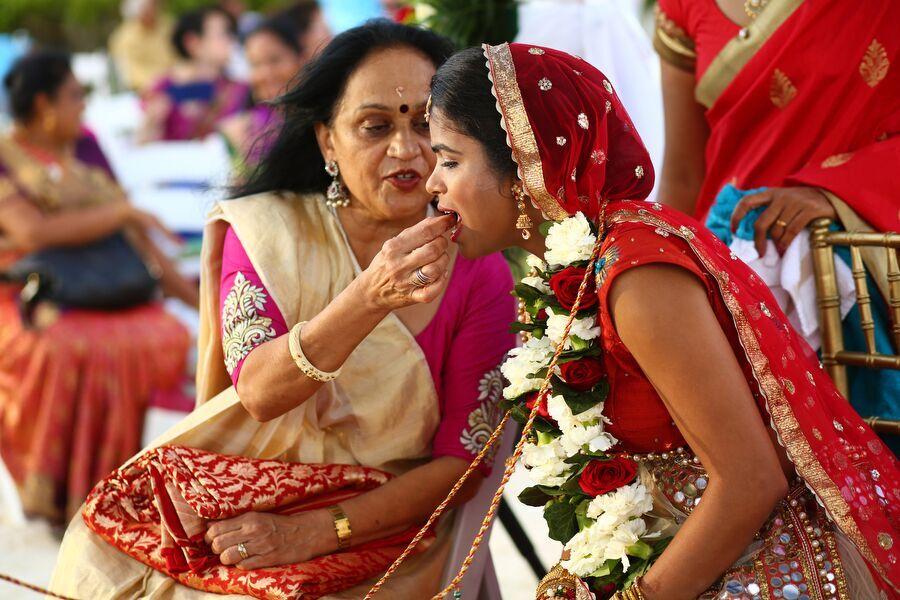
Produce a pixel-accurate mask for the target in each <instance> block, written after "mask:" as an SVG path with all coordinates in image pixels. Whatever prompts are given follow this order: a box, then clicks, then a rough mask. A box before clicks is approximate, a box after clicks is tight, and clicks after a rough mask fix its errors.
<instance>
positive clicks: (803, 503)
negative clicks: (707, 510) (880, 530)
mask: <svg viewBox="0 0 900 600" xmlns="http://www.w3.org/2000/svg"><path fill="white" fill-rule="evenodd" d="M634 458H635V459H637V460H638V462H639V463H640V465H641V477H642V479H643V481H644V483H645V484H647V485H648V486H650V487H651V489H652V490H653V493H654V515H655V516H656V517H657V523H656V528H657V529H659V530H667V531H665V533H666V534H670V535H671V534H673V533H674V531H676V530H677V527H678V526H679V525H680V524H681V523H683V522H684V520H685V519H687V517H688V516H689V515H690V513H691V512H692V511H693V510H694V508H695V507H696V506H697V505H698V504H700V502H701V500H702V497H703V492H704V491H705V490H706V488H707V485H708V483H709V475H708V474H707V473H706V471H705V469H704V468H703V466H702V465H701V464H700V462H699V460H697V459H696V458H695V457H693V456H692V455H691V454H690V453H689V452H686V451H678V452H673V453H667V454H660V455H652V454H651V455H643V456H635V457H634ZM839 546H840V548H839ZM845 562H849V563H851V564H850V565H845ZM845 566H849V567H850V568H849V572H848V569H846V568H845ZM876 589H877V588H875V586H874V582H873V581H872V579H871V575H870V574H869V573H868V571H867V569H866V567H865V563H864V562H863V561H862V558H861V557H860V556H859V554H858V552H856V550H855V548H854V547H853V545H852V544H851V543H850V542H849V541H847V540H846V538H844V537H843V535H842V534H841V533H840V532H839V531H837V530H836V529H835V527H834V525H833V524H832V522H831V521H830V520H829V519H828V517H827V516H826V514H825V510H824V509H823V508H822V507H821V506H820V505H819V504H818V503H817V502H816V499H815V497H814V496H813V494H812V492H810V491H809V489H808V488H807V487H806V485H805V484H804V483H803V482H802V481H800V480H797V481H795V482H794V483H793V484H792V486H791V489H790V491H789V492H788V494H787V496H786V497H785V498H784V499H783V500H781V501H780V502H779V503H778V505H777V506H776V507H775V510H774V511H773V512H772V515H771V516H770V517H769V519H768V520H767V521H766V523H765V525H764V526H763V527H762V528H761V529H760V531H759V532H758V533H757V535H756V537H755V539H754V541H753V543H752V544H751V545H750V546H749V547H748V548H747V550H746V551H745V552H744V554H743V556H742V557H741V558H740V559H739V560H738V561H737V562H736V563H735V564H734V565H733V566H732V568H731V569H729V570H728V571H727V572H726V573H725V574H724V575H723V576H722V578H721V579H720V580H719V581H718V582H716V584H715V585H713V586H712V587H710V588H709V590H707V591H706V592H704V593H703V594H702V595H701V596H700V597H699V600H831V599H836V600H859V599H862V598H878V595H877V594H878V592H877V591H876ZM869 594H875V595H871V596H870V595H869Z"/></svg>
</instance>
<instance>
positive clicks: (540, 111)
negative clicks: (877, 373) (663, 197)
mask: <svg viewBox="0 0 900 600" xmlns="http://www.w3.org/2000/svg"><path fill="white" fill-rule="evenodd" d="M485 59H487V68H485ZM488 77H489V78H490V80H488ZM479 80H480V81H479ZM497 112H499V113H500V114H499V117H500V118H499V119H498V115H497ZM498 120H499V121H500V122H499V125H500V127H498ZM501 128H502V129H501ZM431 135H432V143H433V144H434V149H435V151H436V153H437V155H438V164H437V167H436V169H435V172H434V173H433V174H432V176H431V178H430V179H429V182H428V189H429V191H430V192H432V193H434V194H436V195H437V196H438V199H439V206H440V208H441V209H442V210H444V211H445V212H449V213H453V214H456V215H457V217H458V219H457V221H458V222H457V225H456V227H455V228H454V233H453V238H454V239H455V240H456V242H457V243H458V244H459V246H460V252H461V253H462V255H463V256H479V255H481V254H483V253H488V252H492V251H495V250H496V249H498V248H502V247H509V246H519V247H522V248H525V249H526V250H529V251H530V252H532V253H533V254H537V255H542V254H543V255H544V256H545V257H546V259H547V262H546V263H544V262H543V261H540V260H537V261H533V260H532V261H531V262H530V264H532V265H533V266H535V268H536V269H537V271H538V276H540V272H541V271H545V272H546V271H547V269H548V268H549V269H550V270H552V269H553V268H554V267H553V263H558V264H566V263H569V264H573V265H575V266H572V267H570V268H571V269H574V271H575V272H576V273H577V278H576V279H575V287H574V288H569V292H570V293H569V297H570V298H575V297H576V295H575V294H574V293H571V292H572V291H573V289H574V290H575V291H577V290H578V285H579V282H582V281H584V282H590V283H588V284H587V286H585V283H581V284H580V285H581V286H582V289H583V290H585V293H584V296H583V297H581V296H579V300H581V302H582V304H581V306H583V307H587V308H586V309H585V310H586V311H587V312H584V313H581V312H579V313H578V315H579V319H578V320H577V321H578V323H577V324H575V325H573V328H572V329H571V331H569V330H566V331H565V332H564V333H562V334H560V333H559V328H558V327H556V326H555V325H554V324H553V322H552V319H553V316H551V317H550V320H548V321H547V324H546V330H542V333H541V334H540V336H542V337H549V338H550V339H551V340H552V341H554V342H555V340H556V339H559V340H560V341H559V342H558V343H559V344H560V347H561V348H566V346H565V345H564V344H565V343H566V340H567V339H568V340H569V341H571V344H572V347H578V346H580V347H582V348H583V347H584V344H585V343H588V342H587V341H586V340H589V339H592V338H593V339H594V340H595V341H596V342H597V349H598V351H599V358H597V359H596V360H598V361H599V362H600V364H601V367H602V369H603V370H604V375H605V381H606V383H605V384H604V385H603V386H602V387H603V388H607V386H608V395H606V396H605V402H604V403H602V404H598V405H597V406H599V409H598V408H597V406H595V407H594V409H593V410H599V411H600V413H599V415H598V414H595V415H593V420H592V422H591V424H590V426H591V427H596V424H597V423H598V422H605V423H607V424H606V425H605V428H606V432H605V433H604V434H603V435H606V436H612V439H611V440H610V438H609V437H606V441H607V442H608V444H607V448H606V449H604V448H602V447H601V449H603V450H604V452H605V453H606V454H607V455H614V456H615V457H617V458H616V459H617V460H626V461H628V460H633V461H636V462H637V463H638V464H639V470H640V475H639V477H640V482H641V483H642V484H643V485H645V486H646V487H647V488H648V489H649V490H651V492H652V494H653V503H652V504H653V510H654V511H661V512H662V513H665V514H666V515H667V516H666V518H668V519H671V521H672V524H671V526H672V527H673V528H674V531H675V533H674V537H672V539H671V542H670V543H669V544H668V547H666V548H665V549H664V550H662V551H661V553H660V554H659V556H658V557H657V558H655V560H654V561H651V563H649V564H648V568H647V569H646V570H645V571H643V572H641V573H637V575H641V577H638V578H637V579H633V580H628V581H626V582H625V585H627V586H629V587H627V588H626V589H620V590H619V592H618V594H619V595H620V597H623V598H632V599H633V598H646V599H647V600H656V599H661V598H664V599H666V600H669V599H676V598H679V599H680V598H703V599H709V598H716V599H737V598H754V599H758V598H764V599H767V600H768V599H774V598H792V599H794V600H797V599H799V598H841V599H850V598H854V599H856V598H879V597H881V598H887V597H891V598H893V597H898V592H900V566H898V564H897V561H898V556H897V545H896V541H897V538H898V535H900V525H898V523H900V521H898V519H900V509H898V500H900V472H898V466H897V461H896V458H895V457H894V456H893V455H892V454H891V453H890V452H889V451H888V450H887V449H886V448H885V446H884V444H883V443H882V442H881V441H880V440H879V439H878V438H877V437H876V436H875V435H874V434H873V433H872V431H871V430H870V429H869V428H868V427H866V426H865V424H864V423H863V422H862V420H861V419H860V418H859V416H858V415H857V414H856V413H855V412H854V411H853V410H852V409H851V408H850V407H849V405H848V404H847V403H846V401H845V400H844V399H843V398H842V397H841V396H840V394H839V393H838V392H837V391H836V389H835V388H834V385H833V384H832V383H831V381H830V380H829V378H828V377H827V375H826V374H825V373H824V372H823V371H822V370H821V369H820V367H819V364H818V361H817V359H816V356H815V353H814V352H813V351H812V350H811V349H810V348H809V346H808V345H807V344H806V343H805V342H804V341H803V340H802V338H800V337H799V336H798V335H797V333H796V332H795V331H794V330H793V329H792V328H791V327H790V325H788V324H787V320H786V318H785V316H784V314H783V313H782V312H781V311H780V310H779V309H778V307H777V305H776V304H775V301H774V299H773V297H772V295H771V293H770V292H769V290H768V288H767V287H766V286H765V285H764V284H763V283H762V282H761V281H760V280H759V278H758V277H757V276H755V275H754V273H753V272H752V271H751V270H750V269H749V268H748V267H747V266H746V265H744V264H743V263H741V262H740V261H739V260H737V259H736V257H735V256H733V255H731V254H730V253H729V251H728V249H727V248H726V247H725V246H724V245H723V244H721V242H719V241H718V240H717V239H716V238H715V237H714V236H713V235H712V234H711V233H710V232H709V231H708V230H706V229H704V228H703V227H702V226H701V225H699V224H698V223H697V222H696V221H694V220H693V219H691V218H690V217H687V216H685V215H683V214H682V213H680V212H678V211H675V210H672V209H669V208H666V207H664V206H662V205H661V204H651V203H645V202H642V201H641V200H643V199H644V198H645V197H646V195H647V193H648V192H649V190H650V189H651V188H652V183H653V168H652V166H651V164H650V160H649V157H648V155H647V152H646V150H645V148H644V146H643V143H642V142H641V140H640V137H639V136H638V134H637V132H636V131H635V130H634V126H633V123H632V122H631V120H630V118H629V117H628V114H627V112H626V111H625V109H624V107H623V106H622V104H621V102H620V100H619V98H618V97H617V95H616V93H615V91H614V89H613V87H612V86H611V85H610V83H609V81H608V80H606V78H605V77H604V76H603V74H602V73H600V72H599V71H597V70H596V69H595V68H594V67H592V66H591V65H589V64H587V63H586V62H584V61H583V60H581V59H578V58H575V57H572V56H570V55H567V54H565V53H562V52H559V51H556V50H552V49H548V48H540V47H529V46H527V45H522V44H511V45H507V44H503V45H500V46H493V47H491V46H486V47H485V51H484V54H482V52H481V51H480V50H475V49H472V50H467V51H464V52H462V53H460V54H458V55H456V56H455V57H453V58H451V59H450V60H449V61H448V62H447V63H446V64H445V65H444V66H443V67H441V69H439V70H438V73H437V75H435V78H434V80H433V83H432V112H431ZM507 144H508V145H509V147H510V148H511V150H512V158H513V161H514V162H513V161H510V153H509V149H508V148H507ZM523 191H524V194H525V195H526V196H527V198H526V197H523V196H522V192H523ZM547 221H551V222H552V221H556V222H557V223H556V224H554V225H553V228H561V229H556V231H557V232H564V235H563V234H562V233H558V235H557V237H556V238H555V239H554V244H552V245H551V243H550V236H549V235H548V237H547V239H546V245H545V239H544V237H543V236H542V235H538V234H537V232H538V231H541V232H546V231H547V229H546V226H548V225H550V224H551V223H547ZM578 221H582V222H583V224H584V225H585V227H581V225H579V223H578ZM588 223H590V224H591V227H590V228H587V224H588ZM517 230H521V231H522V232H523V235H521V236H520V232H519V231H517ZM553 231H554V229H551V230H550V234H553ZM590 231H594V232H596V241H595V239H594V237H592V236H591V234H590V233H589V232H590ZM560 240H561V241H562V242H563V243H562V244H560V243H559V242H560ZM545 252H546V254H545ZM551 257H552V259H551ZM573 257H574V258H573ZM584 265H586V267H585V266H584ZM585 269H587V272H586V270H585ZM591 275H594V277H591ZM537 278H538V277H534V278H532V279H531V280H530V281H528V282H525V283H526V284H527V285H528V286H530V287H532V288H534V289H535V290H536V291H539V290H538V288H540V286H541V282H540V281H535V279H537ZM556 283H558V282H554V281H552V280H551V282H550V286H548V287H553V292H552V293H553V299H552V300H551V303H556V304H555V305H556V306H557V307H559V306H563V307H565V306H566V305H565V304H564V302H563V296H564V286H562V287H558V286H557V285H556ZM517 289H519V288H517ZM595 290H596V291H595ZM543 294H544V297H548V298H549V297H550V292H549V291H545V292H543ZM520 296H521V294H520ZM577 302H578V301H577V300H576V301H575V303H576V304H577ZM548 306H553V304H550V305H548ZM579 308H580V307H579V306H575V308H573V309H572V310H573V311H577V310H579ZM546 311H547V312H549V311H550V308H547V309H546ZM582 315H587V316H590V317H591V319H596V323H595V324H596V327H591V326H590V325H591V324H592V323H594V322H593V321H590V322H588V323H587V324H586V323H585V322H583V321H584V319H582V318H581V316H582ZM538 318H539V319H543V318H545V317H543V315H538ZM557 323H558V322H557ZM555 328H556V332H554V329H555ZM576 332H577V333H576ZM535 335H537V334H535ZM542 337H537V339H538V340H540V339H542ZM538 345H539V342H538V343H535V344H533V345H532V347H536V346H538ZM554 345H555V343H554ZM527 349H528V345H526V350H527ZM563 366H565V365H563ZM505 372H506V374H507V375H508V378H509V379H510V381H511V388H512V389H513V391H510V389H511V388H508V389H507V390H506V391H505V394H506V398H507V400H509V401H510V402H511V403H512V406H513V407H514V408H515V407H519V409H520V408H521V406H522V405H524V404H525V402H526V401H527V399H528V398H529V395H528V390H529V389H536V388H530V387H529V385H528V377H521V376H519V375H515V376H513V375H514V373H513V370H512V369H510V370H508V371H505ZM546 372H547V369H544V370H543V371H536V372H535V373H534V376H536V377H537V378H538V380H540V379H543V378H544V377H545V375H544V373H546ZM552 372H553V371H552V370H551V373H552ZM546 377H548V378H549V377H551V376H550V375H546ZM559 377H563V378H566V377H569V376H568V375H566V374H565V370H563V371H561V372H560V373H558V374H557V376H556V378H557V379H558V378H559ZM514 379H517V380H518V381H519V383H520V384H524V387H523V388H522V389H524V390H525V393H521V392H522V389H515V385H516V381H514ZM565 381H566V382H567V384H568V385H574V383H572V381H571V380H569V379H566V380H565ZM555 385H556V384H554V386H555ZM554 389H556V388H555V387H554ZM590 389H592V390H593V391H592V392H591V393H597V394H600V392H598V391H597V390H598V389H599V388H597V387H595V388H590ZM555 401H556V399H555V398H554V397H550V398H549V399H548V400H547V401H546V404H547V406H548V407H549V414H550V417H551V418H552V419H554V420H556V421H558V423H557V425H559V426H560V427H562V429H565V428H566V425H565V424H563V422H562V421H563V419H569V420H571V418H572V412H574V410H575V409H574V408H573V409H572V410H571V411H568V410H563V411H555V409H554V406H558V403H556V404H554V403H555ZM566 401H567V402H568V399H567V400H566ZM580 401H581V402H583V401H584V398H583V397H582V399H581V400H580ZM540 410H542V409H541V408H539V407H535V408H534V414H539V412H538V411H540ZM545 423H546V424H550V425H553V424H552V423H550V422H549V421H545ZM598 429H602V426H601V427H599V428H598ZM539 431H540V432H541V433H538V434H537V435H536V436H535V438H534V440H533V441H532V447H533V448H535V449H536V450H535V451H534V454H535V455H536V456H537V459H540V460H536V459H535V458H534V457H528V456H526V462H527V463H528V464H530V465H531V467H532V472H533V474H534V472H535V471H539V470H542V472H541V473H540V475H541V477H545V481H547V482H548V483H547V487H545V488H544V490H545V491H546V490H550V492H553V493H556V492H554V491H553V488H554V486H557V488H558V486H559V485H560V483H562V482H566V484H570V485H575V486H576V487H580V488H581V490H584V491H585V493H587V490H588V489H589V488H590V487H592V485H593V484H591V483H590V477H588V482H587V483H585V479H584V478H581V479H579V478H578V473H579V472H580V471H581V470H582V469H583V468H585V467H584V466H583V465H582V464H581V463H576V464H577V466H573V462H571V461H570V462H568V463H566V462H564V461H562V460H558V461H557V464H554V463H553V460H554V459H553V457H552V456H551V457H550V458H549V459H548V458H547V457H546V453H544V454H542V453H543V452H544V450H545V449H549V452H550V454H551V455H552V453H553V452H555V449H554V444H556V440H558V439H559V438H553V436H554V435H555V434H554V433H553V429H548V428H547V427H544V429H540V430H539ZM548 432H549V433H548ZM592 436H593V434H592ZM601 438H602V436H597V437H595V438H594V439H590V438H588V439H589V440H590V448H591V450H594V449H595V447H594V445H595V443H596V444H598V445H599V444H602V443H603V441H604V440H603V439H601ZM577 445H578V447H577V448H575V450H574V452H573V453H570V452H569V451H566V453H565V454H562V455H561V456H562V458H565V456H569V457H570V458H571V457H572V456H573V454H577V453H578V452H580V451H585V452H586V451H587V450H586V449H587V448H588V442H587V441H585V442H584V445H583V446H582V444H581V443H580V442H579V443H578V444H577ZM604 460H606V459H604ZM557 467H558V468H557ZM698 472H699V474H698ZM560 473H563V475H562V476H561V477H560V476H559V474H560ZM570 473H572V475H571V476H570V475H569V474H570ZM631 473H632V477H633V473H634V471H632V472H631ZM567 477H568V479H566V478H567ZM595 483H597V482H595ZM618 485H619V486H621V485H622V483H619V484H618ZM613 487H615V486H613ZM571 489H572V488H571V487H569V490H571ZM560 490H561V491H562V492H565V491H566V485H563V486H562V487H561V488H558V491H560ZM578 493H580V492H578ZM588 495H593V494H588ZM699 500H702V503H701V502H699ZM547 502H548V503H547V505H548V506H550V505H552V504H553V502H554V501H553V500H552V497H551V498H550V499H549V500H548V501H547ZM587 516H588V517H590V516H591V515H590V514H588V515H587ZM584 517H585V515H584V514H583V513H582V514H581V515H580V516H579V518H578V523H577V525H576V524H575V523H574V521H575V517H574V515H573V516H572V520H573V523H572V527H573V528H575V529H574V530H573V531H570V532H569V534H568V535H566V537H567V538H570V539H575V538H574V537H573V534H574V535H575V536H576V537H577V535H580V534H581V533H583V531H584V528H585V527H586V526H585V525H584V523H583V520H584ZM593 526H594V527H596V526H597V525H596V524H595V525H593ZM579 528H580V529H581V531H579ZM575 532H577V534H576V533H575ZM568 547H569V546H567V548H568ZM582 550H583V549H582ZM587 550H590V548H588V549H587ZM563 564H566V562H565V561H564V563H563ZM568 564H572V563H568ZM601 565H602V562H601ZM625 568H626V569H627V568H628V565H627V563H626V564H625ZM575 570H578V569H577V568H576V569H575ZM602 573H603V570H602V569H598V570H597V571H596V572H594V571H593V569H590V570H588V572H587V573H579V574H580V575H583V576H584V577H586V578H588V579H593V580H596V578H600V577H602ZM553 575H554V577H555V579H554V580H553V581H550V582H545V584H544V585H542V588H541V589H542V590H545V589H549V590H551V591H553V592H554V593H556V592H559V593H558V594H557V595H558V596H560V595H561V596H563V597H573V596H566V595H565V594H566V591H565V590H566V589H569V590H574V589H576V588H578V589H579V590H581V591H579V592H577V593H578V594H581V593H582V592H583V587H578V586H577V585H576V584H575V583H573V582H572V581H571V580H572V578H573V576H572V575H571V574H567V573H566V571H564V570H560V569H555V570H554V571H553ZM560 586H562V588H563V589H562V590H561V589H560ZM595 591H597V592H599V593H600V595H601V596H602V597H608V596H609V594H611V593H612V592H613V591H614V590H610V589H606V588H603V589H600V588H595ZM542 593H543V592H542ZM541 597H544V596H543V595H542V596H541ZM578 597H581V596H578Z"/></svg>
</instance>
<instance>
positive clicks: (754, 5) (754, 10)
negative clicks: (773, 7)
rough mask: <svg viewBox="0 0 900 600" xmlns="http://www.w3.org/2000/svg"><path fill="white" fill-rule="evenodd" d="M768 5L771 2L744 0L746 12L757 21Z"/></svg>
mask: <svg viewBox="0 0 900 600" xmlns="http://www.w3.org/2000/svg"><path fill="white" fill-rule="evenodd" d="M767 4H769V0H744V12H745V13H747V16H748V17H750V18H751V19H755V18H756V17H758V16H759V13H761V12H762V11H763V10H764V9H765V8H766V5H767Z"/></svg>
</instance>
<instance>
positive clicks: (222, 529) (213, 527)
mask: <svg viewBox="0 0 900 600" xmlns="http://www.w3.org/2000/svg"><path fill="white" fill-rule="evenodd" d="M242 516H243V515H242ZM242 522H243V519H241V517H237V518H234V519H225V520H222V521H215V522H214V523H210V524H209V525H208V526H207V528H206V535H205V536H204V537H205V539H206V543H207V544H210V545H212V542H213V540H214V539H216V538H217V537H219V536H220V535H223V534H226V533H228V532H229V531H240V529H241V525H242Z"/></svg>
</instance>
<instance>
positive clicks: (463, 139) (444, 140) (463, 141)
mask: <svg viewBox="0 0 900 600" xmlns="http://www.w3.org/2000/svg"><path fill="white" fill-rule="evenodd" d="M428 130H429V132H430V134H431V145H432V146H437V145H438V144H442V145H444V146H447V147H449V148H452V149H453V150H456V151H457V152H463V153H465V152H466V151H467V150H468V151H471V150H473V149H474V148H475V147H478V146H480V145H479V143H478V140H476V139H475V138H473V137H470V136H468V135H466V134H464V133H462V132H460V131H459V128H458V127H456V125H455V124H454V123H453V122H452V121H450V119H448V118H447V115H446V114H445V113H444V111H442V110H441V109H439V108H435V109H433V110H432V111H431V115H430V118H429V120H428Z"/></svg>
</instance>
